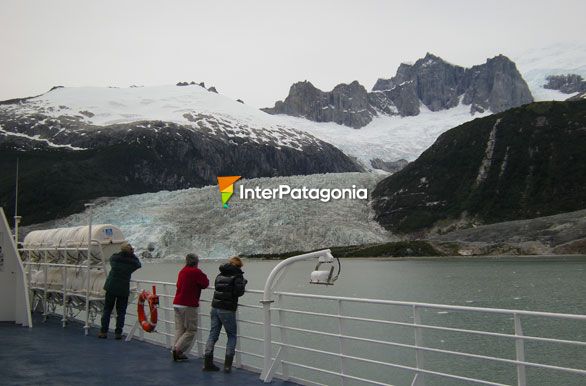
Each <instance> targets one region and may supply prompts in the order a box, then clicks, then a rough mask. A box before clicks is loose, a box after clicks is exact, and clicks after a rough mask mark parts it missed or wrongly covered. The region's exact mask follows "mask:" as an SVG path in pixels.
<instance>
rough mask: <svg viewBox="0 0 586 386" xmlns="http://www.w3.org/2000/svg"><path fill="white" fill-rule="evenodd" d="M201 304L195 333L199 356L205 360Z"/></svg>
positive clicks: (198, 309)
mask: <svg viewBox="0 0 586 386" xmlns="http://www.w3.org/2000/svg"><path fill="white" fill-rule="evenodd" d="M200 309H201V304H200V306H199V307H198V308H197V331H196V332H195V344H196V346H197V355H198V356H199V357H200V358H203V349H204V342H203V341H202V335H201V310H200Z"/></svg>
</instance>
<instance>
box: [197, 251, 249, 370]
mask: <svg viewBox="0 0 586 386" xmlns="http://www.w3.org/2000/svg"><path fill="white" fill-rule="evenodd" d="M242 265H243V264H242V260H240V258H239V257H236V256H234V257H231V258H230V260H228V263H227V264H224V265H221V266H220V274H219V275H218V276H217V277H216V282H215V284H214V286H215V291H214V297H213V300H212V311H211V313H210V317H211V327H210V336H209V338H208V341H207V343H206V349H205V357H204V368H203V370H204V371H218V370H220V369H219V368H218V367H217V366H216V365H214V362H213V360H214V345H215V344H216V342H217V341H218V337H219V336H220V330H221V329H222V326H224V330H226V334H227V335H228V343H227V344H226V358H225V361H224V372H226V373H229V372H230V371H231V370H232V361H233V360H234V353H235V352H236V333H237V331H236V330H237V327H236V308H238V298H239V297H240V296H242V295H244V289H245V287H246V283H247V281H246V279H244V272H242V269H241V268H242Z"/></svg>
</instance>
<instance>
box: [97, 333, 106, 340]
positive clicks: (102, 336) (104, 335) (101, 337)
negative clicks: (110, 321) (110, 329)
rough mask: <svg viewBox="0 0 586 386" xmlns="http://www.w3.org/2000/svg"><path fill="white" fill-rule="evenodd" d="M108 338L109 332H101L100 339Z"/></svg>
mask: <svg viewBox="0 0 586 386" xmlns="http://www.w3.org/2000/svg"><path fill="white" fill-rule="evenodd" d="M107 337H108V333H107V332H100V333H99V334H98V338H100V339H106V338H107Z"/></svg>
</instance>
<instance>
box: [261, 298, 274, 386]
mask: <svg viewBox="0 0 586 386" xmlns="http://www.w3.org/2000/svg"><path fill="white" fill-rule="evenodd" d="M260 302H261V303H262V308H263V313H264V316H263V321H264V360H263V368H262V373H261V374H260V379H261V380H262V381H263V382H265V383H268V382H270V381H271V380H270V379H268V375H269V370H270V369H271V360H272V356H273V352H272V343H273V342H272V339H273V338H272V334H271V303H272V302H273V301H272V300H261V301H260Z"/></svg>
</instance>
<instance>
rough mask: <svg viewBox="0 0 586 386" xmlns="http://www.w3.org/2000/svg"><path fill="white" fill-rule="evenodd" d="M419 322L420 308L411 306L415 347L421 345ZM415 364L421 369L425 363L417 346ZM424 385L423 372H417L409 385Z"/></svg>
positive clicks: (421, 336) (421, 337) (421, 333)
mask: <svg viewBox="0 0 586 386" xmlns="http://www.w3.org/2000/svg"><path fill="white" fill-rule="evenodd" d="M420 324H421V308H420V307H418V306H413V325H414V326H415V328H414V330H415V347H422V346H423V331H422V329H421V327H418V325H420ZM415 366H416V367H417V369H423V368H424V366H425V364H424V360H423V351H421V350H420V349H419V348H416V349H415ZM423 385H425V378H424V373H420V372H417V373H416V374H415V377H414V378H413V382H411V386H423Z"/></svg>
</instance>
